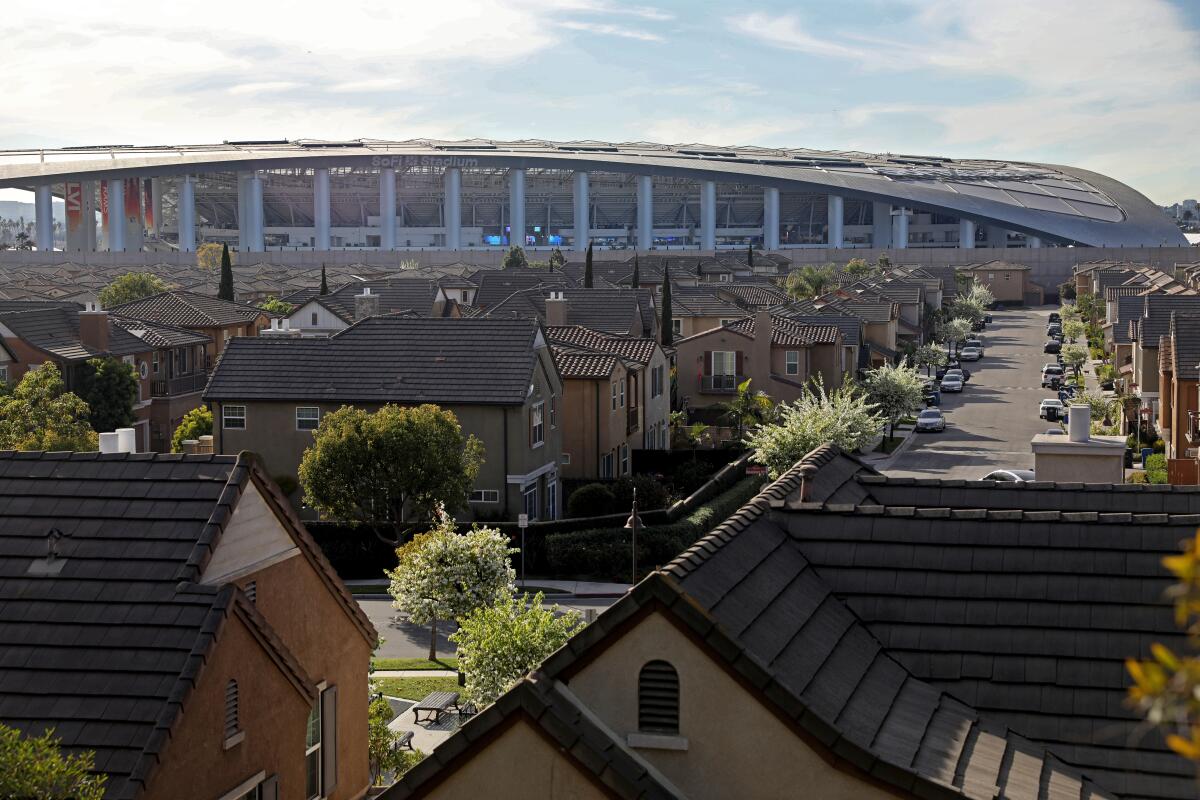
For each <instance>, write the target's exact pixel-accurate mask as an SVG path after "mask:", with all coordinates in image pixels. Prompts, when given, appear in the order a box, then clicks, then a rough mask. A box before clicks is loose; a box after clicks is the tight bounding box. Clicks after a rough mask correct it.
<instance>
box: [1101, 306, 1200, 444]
mask: <svg viewBox="0 0 1200 800" xmlns="http://www.w3.org/2000/svg"><path fill="white" fill-rule="evenodd" d="M1139 299H1140V300H1141V302H1142V307H1141V313H1140V314H1138V315H1137V316H1135V317H1134V318H1133V320H1132V321H1131V323H1130V328H1129V338H1130V340H1131V345H1132V347H1131V350H1132V356H1133V358H1132V360H1131V361H1130V363H1129V365H1128V372H1127V373H1126V374H1127V384H1126V388H1127V389H1128V390H1129V391H1131V392H1132V394H1133V395H1134V396H1136V397H1137V398H1138V400H1139V401H1140V404H1141V405H1140V407H1141V409H1142V411H1141V413H1142V415H1143V417H1144V418H1145V419H1146V421H1148V422H1156V421H1157V420H1158V418H1159V403H1160V400H1161V395H1162V392H1161V388H1160V385H1159V356H1158V348H1159V344H1160V343H1161V342H1162V341H1163V338H1164V337H1165V336H1167V335H1168V334H1169V333H1170V325H1171V315H1172V314H1180V315H1184V314H1190V315H1197V314H1200V295H1189V294H1179V295H1168V294H1149V295H1145V296H1143V297H1141V298H1139ZM1118 369H1119V370H1121V371H1122V372H1124V370H1125V365H1122V366H1121V367H1119V368H1118Z"/></svg>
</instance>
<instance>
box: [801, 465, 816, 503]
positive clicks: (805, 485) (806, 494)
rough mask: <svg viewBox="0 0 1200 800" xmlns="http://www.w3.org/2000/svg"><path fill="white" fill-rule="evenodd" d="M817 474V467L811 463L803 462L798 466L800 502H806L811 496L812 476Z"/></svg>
mask: <svg viewBox="0 0 1200 800" xmlns="http://www.w3.org/2000/svg"><path fill="white" fill-rule="evenodd" d="M816 475H817V468H816V467H814V466H813V465H812V464H804V465H802V466H801V467H800V502H801V503H807V502H809V500H810V499H811V497H812V483H813V478H815V477H816Z"/></svg>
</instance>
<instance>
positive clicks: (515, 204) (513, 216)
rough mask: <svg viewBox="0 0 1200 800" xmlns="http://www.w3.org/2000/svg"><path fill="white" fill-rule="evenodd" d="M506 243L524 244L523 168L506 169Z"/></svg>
mask: <svg viewBox="0 0 1200 800" xmlns="http://www.w3.org/2000/svg"><path fill="white" fill-rule="evenodd" d="M508 243H509V244H510V245H516V246H517V247H524V246H525V170H523V169H510V170H509V171H508Z"/></svg>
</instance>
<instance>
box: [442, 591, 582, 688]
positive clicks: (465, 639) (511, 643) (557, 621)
mask: <svg viewBox="0 0 1200 800" xmlns="http://www.w3.org/2000/svg"><path fill="white" fill-rule="evenodd" d="M542 600H543V598H542V593H541V592H538V593H537V594H536V595H534V597H533V598H532V599H531V598H530V597H529V595H525V596H524V597H523V598H517V597H508V598H505V599H503V600H501V601H499V602H498V603H496V604H495V605H492V606H482V607H480V608H476V609H475V610H474V611H472V612H471V613H469V614H467V615H466V616H465V617H462V618H461V619H459V621H458V630H457V631H456V632H455V633H452V634H450V640H451V641H452V642H454V643H456V644H457V645H458V664H459V669H461V670H462V671H463V674H464V675H466V680H467V685H466V690H467V696H469V697H470V698H471V699H472V700H474V701H475V702H476V703H479V704H481V705H482V704H484V703H491V702H493V701H495V699H496V698H497V697H499V696H500V695H502V694H504V692H506V691H508V689H509V688H510V687H511V686H512V685H513V684H514V683H516V682H517V681H519V680H520V679H521V678H522V676H524V675H525V674H526V673H528V672H529V671H530V670H532V669H533V668H534V667H536V666H537V665H538V664H540V663H542V662H543V661H545V660H546V657H547V656H549V655H550V654H551V653H553V652H554V651H555V650H557V649H558V648H560V647H562V646H563V645H564V644H566V642H567V640H568V639H570V638H571V634H572V633H574V631H575V628H576V627H577V626H578V625H579V623H580V618H579V612H578V611H574V610H570V611H567V612H565V613H560V612H559V608H558V606H557V605H556V606H553V607H551V608H543V607H542Z"/></svg>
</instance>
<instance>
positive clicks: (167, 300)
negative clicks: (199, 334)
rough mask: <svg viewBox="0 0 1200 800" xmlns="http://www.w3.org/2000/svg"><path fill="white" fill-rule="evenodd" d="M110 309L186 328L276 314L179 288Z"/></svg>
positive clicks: (235, 321)
mask: <svg viewBox="0 0 1200 800" xmlns="http://www.w3.org/2000/svg"><path fill="white" fill-rule="evenodd" d="M110 310H111V311H113V312H114V313H118V314H120V315H121V316H124V317H134V318H136V319H144V320H148V321H150V322H162V323H166V324H168V325H179V326H182V327H185V328H212V327H218V326H221V325H239V324H245V323H248V322H253V321H254V320H256V319H258V318H259V316H261V315H264V314H265V315H267V316H279V315H278V314H271V313H269V312H266V311H263V310H262V309H261V308H256V307H255V306H252V305H247V304H246V303H234V302H231V301H229V300H220V299H218V298H216V297H210V296H209V295H206V294H198V293H196V292H188V291H184V290H182V289H174V290H171V291H166V292H160V293H159V294H156V295H151V296H150V297H146V298H143V299H141V300H134V301H133V302H132V303H124V304H122V305H119V306H116V307H115V308H112V309H110Z"/></svg>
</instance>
